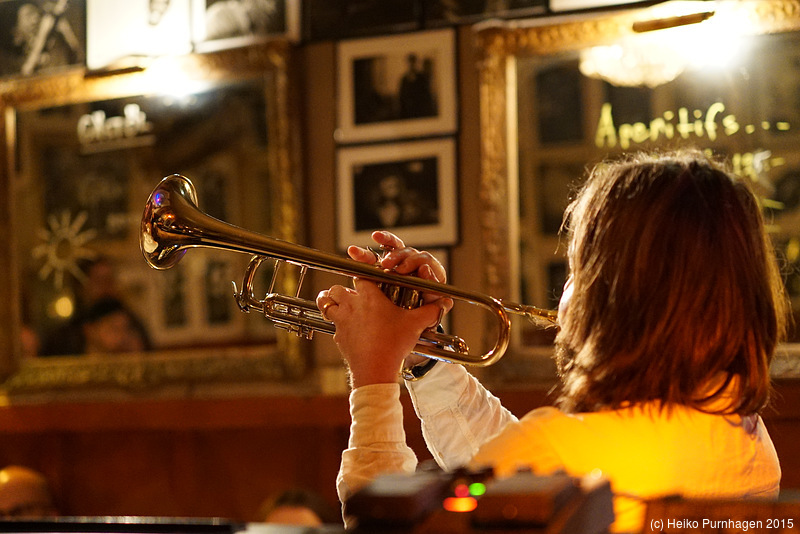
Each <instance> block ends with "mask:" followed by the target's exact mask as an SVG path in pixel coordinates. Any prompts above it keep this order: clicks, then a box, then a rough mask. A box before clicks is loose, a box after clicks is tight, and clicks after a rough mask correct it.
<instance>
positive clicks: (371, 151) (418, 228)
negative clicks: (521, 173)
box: [337, 138, 458, 248]
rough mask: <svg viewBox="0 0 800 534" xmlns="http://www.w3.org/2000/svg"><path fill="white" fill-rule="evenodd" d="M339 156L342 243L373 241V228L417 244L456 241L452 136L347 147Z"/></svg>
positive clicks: (362, 243) (339, 201) (344, 244)
mask: <svg viewBox="0 0 800 534" xmlns="http://www.w3.org/2000/svg"><path fill="white" fill-rule="evenodd" d="M338 156H339V157H338V183H337V191H338V193H337V196H338V209H337V212H338V220H337V223H338V232H337V235H338V244H339V246H340V247H341V248H345V247H347V246H348V245H361V246H367V245H370V244H372V239H371V238H370V235H371V234H372V232H373V231H374V230H390V231H392V232H395V233H397V234H398V235H399V236H400V237H401V238H402V239H403V240H404V241H405V242H406V243H408V244H409V245H411V246H415V247H418V246H446V245H452V244H454V243H455V242H456V241H457V239H458V224H457V199H456V183H455V175H456V170H455V141H454V140H453V139H451V138H441V139H432V140H425V141H409V142H404V143H393V144H388V145H369V146H359V147H347V148H341V149H340V150H339V154H338Z"/></svg>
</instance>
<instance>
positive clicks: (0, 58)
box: [0, 0, 116, 77]
mask: <svg viewBox="0 0 800 534" xmlns="http://www.w3.org/2000/svg"><path fill="white" fill-rule="evenodd" d="M114 4H116V2H114ZM85 62H86V2H85V0H62V1H60V2H51V1H47V0H0V76H2V77H6V76H32V75H35V74H42V73H45V72H53V71H55V70H62V69H66V68H69V67H74V66H80V67H83V66H84V64H85Z"/></svg>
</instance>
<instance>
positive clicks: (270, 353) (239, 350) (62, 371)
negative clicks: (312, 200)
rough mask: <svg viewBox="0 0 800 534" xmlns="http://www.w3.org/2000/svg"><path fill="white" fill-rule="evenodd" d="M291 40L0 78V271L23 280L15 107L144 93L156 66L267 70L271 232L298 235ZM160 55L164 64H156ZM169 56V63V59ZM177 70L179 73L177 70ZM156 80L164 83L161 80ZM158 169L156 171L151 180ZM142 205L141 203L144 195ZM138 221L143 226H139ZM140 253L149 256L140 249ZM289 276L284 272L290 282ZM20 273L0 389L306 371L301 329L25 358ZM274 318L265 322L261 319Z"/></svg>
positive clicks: (218, 75) (10, 295)
mask: <svg viewBox="0 0 800 534" xmlns="http://www.w3.org/2000/svg"><path fill="white" fill-rule="evenodd" d="M291 56H292V48H291V43H289V42H288V41H283V40H276V41H271V42H268V43H264V44H258V45H254V46H249V47H245V48H236V49H228V50H224V51H221V52H215V53H208V54H191V55H187V56H180V57H168V58H167V57H165V58H156V59H154V60H153V61H152V62H151V63H149V64H148V65H147V66H146V67H145V66H141V67H140V66H133V67H130V68H126V69H122V70H120V71H115V72H102V73H93V72H89V71H86V70H85V69H76V70H71V71H68V72H64V73H61V74H57V75H53V76H48V77H39V78H24V79H10V80H3V81H0V110H1V111H2V116H3V120H2V121H0V135H2V137H3V138H4V139H5V140H6V142H5V143H4V144H3V146H2V149H0V156H2V161H3V166H2V170H0V203H2V205H5V206H6V209H5V210H0V227H4V228H9V229H10V230H11V231H9V232H8V233H3V234H2V235H0V250H2V251H4V252H5V254H3V255H2V258H0V276H2V278H3V280H6V281H18V280H19V276H20V273H19V272H18V268H17V265H18V261H17V259H18V258H17V252H16V251H15V250H14V248H15V247H14V243H13V233H14V231H13V230H14V228H15V225H16V224H18V221H14V220H12V216H11V215H10V212H11V211H12V210H11V209H10V207H11V203H12V202H13V199H14V185H13V184H14V174H13V173H14V168H15V161H14V159H15V142H14V141H15V140H14V135H15V126H16V125H15V116H16V112H17V111H24V110H30V109H39V108H46V107H55V106H64V105H70V104H76V103H83V102H92V101H102V100H109V99H114V98H121V97H127V96H132V95H133V96H135V95H147V94H152V93H154V92H157V87H159V86H160V87H163V83H164V82H163V80H158V79H157V77H156V76H155V74H154V71H155V72H159V73H164V72H168V73H169V75H171V76H179V78H175V82H176V83H195V82H196V83H198V84H202V85H203V86H205V84H213V83H215V82H220V83H224V82H226V81H237V80H245V79H263V80H264V81H265V98H266V101H267V118H266V124H267V129H268V131H267V138H268V139H269V142H268V147H267V152H268V153H267V161H268V166H269V173H270V176H271V177H272V179H273V180H274V181H275V183H274V185H273V187H272V191H273V193H274V197H273V200H272V203H273V205H272V206H271V209H272V211H273V213H275V222H274V232H275V235H274V236H273V237H276V238H278V239H283V240H287V241H292V242H296V241H297V239H298V235H299V233H300V230H299V221H300V214H299V213H298V210H299V201H298V190H299V164H298V162H299V158H298V157H297V154H296V150H297V144H298V143H297V142H296V139H295V136H296V132H297V121H298V119H297V116H296V113H295V109H296V107H295V106H296V103H295V102H294V98H295V95H294V91H293V90H292V86H293V85H294V82H293V80H292V79H291V76H290V71H289V65H290V61H291ZM159 63H161V64H162V65H160V66H162V67H164V68H161V69H158V68H157V65H158V64H159ZM164 64H166V65H164ZM175 73H177V74H175ZM159 82H160V85H156V84H157V83H159ZM160 178H161V177H153V186H154V187H155V185H156V184H157V182H158V180H159V179H160ZM142 208H144V204H142ZM137 231H138V230H137ZM142 261H144V259H142ZM291 282H292V280H289V279H288V278H287V280H286V281H285V282H282V283H285V284H286V285H287V286H289V285H290V284H291ZM20 298H21V294H20V290H19V283H15V282H11V283H8V282H7V283H5V284H3V285H2V287H0V301H2V302H1V303H0V321H2V322H3V324H5V325H8V327H7V328H3V329H0V376H2V378H5V381H4V382H3V383H2V384H1V385H0V391H2V392H3V393H5V394H6V395H7V396H14V395H30V394H44V395H46V396H47V398H48V399H49V398H51V397H52V396H53V395H54V394H56V393H59V392H71V393H73V394H74V393H76V392H85V391H97V390H101V389H102V390H107V391H122V392H132V391H133V392H143V391H148V392H152V391H156V390H159V389H163V388H164V387H167V386H174V387H178V388H179V389H180V388H195V387H197V386H198V385H201V384H205V385H211V386H213V385H215V384H219V383H225V384H230V383H242V382H253V381H258V382H260V383H261V382H275V383H283V384H287V383H289V384H291V382H292V381H293V380H296V379H297V378H300V377H302V376H304V375H305V374H306V371H307V363H306V357H305V356H304V354H302V353H301V349H300V345H299V343H298V338H297V337H296V336H294V335H289V334H286V333H284V332H278V335H277V343H271V344H268V345H263V346H247V347H237V346H230V347H225V348H213V349H185V350H183V349H181V350H170V351H169V352H168V353H167V351H164V352H158V351H154V352H153V353H147V354H145V353H141V354H132V355H124V356H115V357H114V358H107V357H105V358H104V357H94V356H79V357H71V356H69V357H48V358H36V359H30V360H28V359H26V360H24V361H22V358H21V354H22V347H21V341H20V334H21V326H22V325H21V320H22V319H21V310H20V302H21V301H20ZM269 327H270V325H269V324H267V323H265V328H269Z"/></svg>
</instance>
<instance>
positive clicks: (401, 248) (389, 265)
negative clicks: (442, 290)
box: [347, 230, 447, 303]
mask: <svg viewBox="0 0 800 534" xmlns="http://www.w3.org/2000/svg"><path fill="white" fill-rule="evenodd" d="M372 240H373V241H375V243H376V244H378V246H380V247H381V248H382V249H384V250H385V251H386V253H385V254H384V255H383V256H382V257H381V256H377V255H376V253H375V252H374V251H372V250H371V249H368V248H362V247H357V246H355V245H351V246H349V247H348V248H347V254H348V255H349V256H350V257H351V258H352V259H354V260H356V261H360V262H362V263H369V264H371V265H378V266H379V267H381V268H382V269H385V270H387V271H394V272H396V273H398V274H408V275H416V276H418V277H420V278H423V279H425V280H431V281H433V282H439V283H442V284H444V283H446V282H447V271H445V268H444V266H443V265H442V263H441V262H440V261H439V260H438V259H436V257H435V256H434V255H433V254H431V253H430V252H426V251H424V250H417V249H415V248H413V247H407V246H405V243H404V242H403V240H402V239H400V238H399V237H397V236H396V235H395V234H393V233H392V232H387V231H383V230H379V231H376V232H372ZM423 298H424V300H425V302H426V303H427V302H433V301H435V300H438V299H439V298H441V296H440V295H432V294H426V295H423Z"/></svg>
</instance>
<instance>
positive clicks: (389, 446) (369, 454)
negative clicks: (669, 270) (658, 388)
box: [337, 364, 780, 532]
mask: <svg viewBox="0 0 800 534" xmlns="http://www.w3.org/2000/svg"><path fill="white" fill-rule="evenodd" d="M408 386H409V388H408V389H409V392H410V394H411V398H412V401H413V403H414V408H415V410H416V413H417V415H418V416H419V417H420V419H421V421H422V430H423V435H424V437H425V440H426V443H427V444H428V448H429V449H430V451H431V453H432V454H433V457H434V458H435V459H436V461H437V462H438V463H439V465H441V466H442V467H443V468H445V469H453V468H455V467H460V466H463V465H467V464H471V465H473V466H476V467H477V466H484V465H491V466H493V467H494V469H495V473H496V475H497V476H506V475H510V474H513V473H514V472H515V471H516V470H517V469H518V468H520V467H523V466H524V467H530V468H532V469H533V470H534V472H536V473H540V474H548V473H551V472H553V471H555V470H564V471H566V472H567V473H568V474H570V475H572V476H584V475H587V474H590V473H593V472H597V470H599V471H601V472H602V473H603V474H604V475H605V476H606V477H608V479H609V480H610V481H611V485H612V490H613V491H614V493H615V501H614V508H615V514H616V521H615V523H614V527H613V528H614V530H616V531H623V532H631V531H638V530H639V528H640V526H641V521H642V518H643V514H644V505H643V502H642V499H647V498H656V497H662V496H666V495H673V494H679V495H683V496H686V497H734V498H739V497H776V496H777V494H778V490H779V484H780V465H779V463H778V458H777V454H776V453H775V448H774V447H773V445H772V441H771V439H770V437H769V435H768V433H767V431H766V428H765V427H764V423H763V422H762V421H761V418H760V417H758V416H750V417H740V416H736V415H729V416H721V415H711V414H707V413H704V412H700V411H697V410H694V409H691V408H687V407H683V406H673V407H672V409H671V410H670V411H669V412H667V411H659V410H658V409H657V408H656V406H655V405H654V404H641V405H633V406H631V407H629V408H625V409H620V410H608V411H601V412H592V413H579V414H565V413H563V412H561V411H559V410H557V409H556V408H552V407H543V408H537V409H534V410H533V411H531V412H530V413H528V414H527V415H526V416H525V417H523V418H522V419H521V420H517V418H516V417H514V416H513V415H512V414H511V413H510V412H508V410H506V409H505V408H503V407H502V406H501V404H500V401H499V400H498V399H497V398H496V397H494V396H493V395H491V394H490V393H489V392H488V391H487V390H486V389H485V388H483V387H482V386H481V385H480V383H479V382H478V381H477V380H476V379H475V378H474V377H473V376H472V375H470V374H469V373H468V372H467V371H466V370H465V369H464V368H463V367H462V366H459V365H443V364H439V365H437V366H436V367H435V368H434V369H433V370H432V371H431V372H430V373H428V375H427V376H426V377H425V378H424V379H422V380H420V381H417V382H409V383H408ZM350 410H351V416H352V426H351V433H350V442H349V446H348V449H347V450H345V451H344V453H343V454H342V463H341V468H340V472H339V477H338V480H337V489H338V492H339V497H340V499H341V500H342V502H344V501H345V500H346V499H347V498H348V497H349V496H350V495H352V493H353V492H355V491H357V490H358V489H359V488H360V487H362V486H363V485H365V484H366V483H368V482H369V481H371V480H372V479H374V478H375V477H376V476H378V475H380V474H385V473H389V472H406V473H412V472H413V471H414V469H415V468H416V465H417V459H416V455H415V454H414V452H413V451H412V450H411V449H410V448H409V447H408V446H407V445H406V440H405V432H404V430H403V412H402V405H401V403H400V386H399V385H398V384H377V385H370V386H364V387H361V388H357V389H355V390H354V391H352V392H351V395H350Z"/></svg>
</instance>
